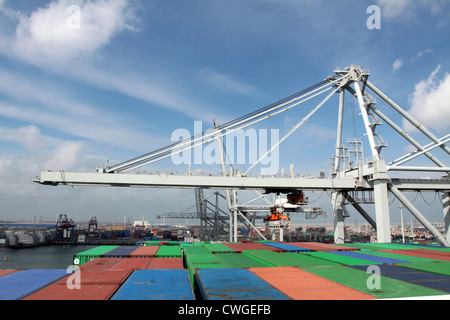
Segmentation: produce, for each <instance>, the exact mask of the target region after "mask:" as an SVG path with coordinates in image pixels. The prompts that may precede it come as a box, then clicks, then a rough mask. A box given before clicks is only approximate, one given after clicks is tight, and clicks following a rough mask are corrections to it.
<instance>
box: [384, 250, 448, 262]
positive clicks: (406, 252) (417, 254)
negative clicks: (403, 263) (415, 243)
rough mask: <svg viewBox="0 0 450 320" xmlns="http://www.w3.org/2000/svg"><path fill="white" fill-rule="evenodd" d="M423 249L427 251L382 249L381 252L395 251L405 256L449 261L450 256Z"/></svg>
mask: <svg viewBox="0 0 450 320" xmlns="http://www.w3.org/2000/svg"><path fill="white" fill-rule="evenodd" d="M424 251H426V252H427V253H423V252H417V251H416V250H383V251H382V252H389V253H396V254H402V255H405V256H412V257H420V258H427V259H432V260H436V261H439V260H440V261H450V256H444V255H439V254H433V253H429V252H431V251H429V250H424ZM406 260H407V259H406Z"/></svg>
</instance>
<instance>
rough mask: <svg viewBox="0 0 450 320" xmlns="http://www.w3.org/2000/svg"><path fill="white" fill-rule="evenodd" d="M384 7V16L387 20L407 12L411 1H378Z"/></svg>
mask: <svg viewBox="0 0 450 320" xmlns="http://www.w3.org/2000/svg"><path fill="white" fill-rule="evenodd" d="M378 3H379V4H380V6H381V7H382V14H383V16H385V17H387V18H393V17H396V16H399V15H401V14H403V13H405V11H406V10H407V8H408V6H409V5H411V1H410V0H378Z"/></svg>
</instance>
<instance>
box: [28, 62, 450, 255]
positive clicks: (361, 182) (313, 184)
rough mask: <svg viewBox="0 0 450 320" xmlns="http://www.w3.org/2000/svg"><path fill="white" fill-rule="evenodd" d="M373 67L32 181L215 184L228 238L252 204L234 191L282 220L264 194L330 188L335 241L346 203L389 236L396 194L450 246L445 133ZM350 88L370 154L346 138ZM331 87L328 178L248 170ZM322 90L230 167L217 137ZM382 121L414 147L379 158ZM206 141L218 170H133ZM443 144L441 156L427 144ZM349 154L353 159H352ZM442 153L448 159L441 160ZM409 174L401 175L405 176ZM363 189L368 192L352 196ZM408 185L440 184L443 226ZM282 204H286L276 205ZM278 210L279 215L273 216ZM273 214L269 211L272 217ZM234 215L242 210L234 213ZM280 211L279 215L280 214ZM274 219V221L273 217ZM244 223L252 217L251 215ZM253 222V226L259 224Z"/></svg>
mask: <svg viewBox="0 0 450 320" xmlns="http://www.w3.org/2000/svg"><path fill="white" fill-rule="evenodd" d="M369 76H370V73H369V72H368V71H367V70H365V69H364V68H362V67H360V66H351V67H348V68H345V69H337V70H335V71H334V74H333V75H332V76H329V77H327V78H326V79H325V80H323V81H321V82H319V83H317V84H315V85H313V86H311V87H309V88H307V89H305V90H302V91H300V92H297V93H296V94H293V95H291V96H289V97H287V98H285V99H282V100H280V101H278V102H275V103H273V104H270V105H268V106H266V107H264V108H261V109H259V110H256V111H254V112H252V113H250V114H247V115H246V116H243V117H240V118H238V119H235V120H233V121H230V122H228V123H225V124H223V125H220V126H219V125H218V124H217V123H214V128H212V129H211V130H207V131H205V132H204V133H202V134H200V135H195V136H192V137H190V138H188V139H185V140H183V141H180V142H178V143H175V144H172V145H169V146H167V147H164V148H161V149H158V150H156V151H154V152H151V153H147V154H145V155H142V156H140V157H137V158H134V159H131V160H128V161H125V162H122V163H119V164H116V165H112V166H106V167H104V168H98V169H97V172H92V173H77V172H65V171H48V172H42V173H41V176H40V177H37V178H35V179H34V180H33V181H34V182H37V183H40V184H43V185H53V186H57V185H71V186H120V187H151V188H153V187H163V188H193V189H196V188H200V189H219V190H224V191H225V199H226V202H227V208H228V211H229V214H228V224H229V236H230V241H236V240H237V226H238V223H239V219H241V220H244V221H246V220H248V219H247V218H246V215H245V214H244V213H245V212H246V210H247V211H252V210H256V209H257V208H254V207H253V208H246V206H244V205H239V204H238V201H237V191H239V190H251V191H252V192H254V193H255V194H256V195H257V197H258V198H259V199H261V200H263V201H265V202H266V204H267V207H265V208H263V209H264V210H266V211H269V212H270V217H271V218H269V219H266V220H267V221H266V223H268V225H273V226H274V228H275V225H276V224H277V223H278V225H279V226H280V227H281V226H283V225H286V224H287V221H289V220H287V219H286V218H285V217H283V216H286V215H285V214H284V211H286V208H284V209H283V210H281V208H280V207H277V208H276V209H274V208H275V207H276V206H275V205H274V204H273V203H270V202H269V201H267V199H265V198H264V197H263V196H262V194H261V193H259V191H262V192H263V194H270V193H272V194H286V195H288V197H289V198H290V199H291V200H292V199H294V198H295V197H298V196H299V195H301V194H303V192H306V191H329V192H331V193H332V195H331V197H332V205H333V215H334V237H335V239H334V240H335V243H343V242H344V239H345V238H344V220H345V212H346V209H345V206H347V205H352V206H353V207H354V208H355V209H356V211H357V212H358V213H360V214H361V215H362V216H363V217H364V219H365V220H366V221H367V222H368V223H369V224H370V225H372V227H373V228H374V229H376V235H377V241H378V242H382V243H386V242H391V233H390V210H389V194H391V195H393V196H394V197H395V198H396V199H398V200H399V201H400V203H401V204H402V205H403V206H404V207H405V208H406V209H407V210H408V211H409V212H410V213H411V214H412V215H413V216H414V217H415V218H416V219H417V220H418V221H419V222H420V223H421V224H422V225H423V226H424V227H425V228H426V229H427V230H428V231H429V232H430V233H431V234H432V235H433V236H434V237H435V238H436V239H437V240H438V241H439V242H440V243H441V244H442V245H445V246H449V241H450V228H449V226H450V175H449V173H450V167H449V159H450V157H449V156H450V147H448V146H447V144H448V142H449V141H450V134H448V135H446V136H444V137H442V138H438V137H436V136H435V135H434V134H433V133H432V132H430V131H429V130H428V129H427V128H426V127H425V126H424V125H423V124H421V123H420V122H419V121H418V120H416V119H415V118H414V117H413V116H412V115H410V114H409V113H408V112H407V111H405V109H403V108H401V107H400V106H399V105H398V104H397V103H396V102H394V101H393V100H392V99H391V98H389V97H388V96H387V95H386V94H385V93H383V92H382V91H381V90H380V89H378V88H377V87H376V86H375V85H374V84H372V83H371V82H370V81H369ZM346 93H348V94H350V96H351V97H354V98H355V99H356V101H357V103H358V106H359V111H360V115H361V119H362V123H363V127H364V130H365V137H366V139H367V142H368V146H369V150H370V154H371V156H370V158H369V160H366V161H364V160H363V159H362V157H358V156H359V155H360V151H361V150H360V147H362V144H361V143H360V142H359V141H358V140H349V141H348V146H345V145H344V143H343V124H344V111H345V110H344V101H345V94H346ZM335 94H338V95H339V103H338V105H337V106H335V107H337V111H338V118H337V135H336V147H335V150H334V152H333V153H334V154H333V156H332V168H331V175H330V177H329V178H325V177H321V178H318V179H308V178H305V177H294V176H293V175H291V176H288V177H284V176H283V177H276V176H270V177H268V176H264V177H262V176H258V177H254V176H249V174H248V172H249V171H250V170H252V169H253V168H254V167H255V166H256V165H258V164H259V163H260V162H261V161H262V160H263V158H265V157H267V156H268V155H269V154H270V153H271V152H272V151H273V150H274V149H275V148H277V147H279V145H280V144H281V143H282V142H283V141H285V140H286V139H287V138H288V137H289V136H290V135H292V133H294V132H295V131H296V130H297V129H298V128H300V127H301V126H303V125H304V124H305V123H306V122H307V120H308V119H309V118H310V117H312V116H313V115H314V114H315V113H316V112H317V111H318V110H319V109H321V108H322V107H323V106H324V105H325V104H326V102H327V101H328V100H329V99H330V98H331V97H332V96H334V95H335ZM320 95H326V97H325V98H324V99H323V100H321V101H320V102H319V103H318V104H317V105H316V106H315V107H314V108H313V109H312V110H311V111H310V112H309V113H308V114H307V115H306V116H305V117H304V118H303V119H302V120H301V121H300V122H299V123H297V124H296V125H295V126H294V127H292V129H291V130H290V131H289V132H288V133H287V134H286V135H285V136H284V137H282V138H281V139H280V140H279V141H278V143H277V144H276V145H274V146H273V147H272V148H271V149H270V150H268V151H267V153H265V154H264V155H263V156H261V157H260V158H259V159H258V160H257V161H255V162H254V163H252V164H251V166H250V167H249V168H248V169H247V170H246V171H244V172H241V171H238V170H236V169H234V168H232V167H230V168H229V169H227V165H228V164H227V162H226V156H225V152H224V148H223V142H222V138H223V137H225V136H226V135H228V134H230V133H233V132H236V131H237V130H240V129H242V128H246V127H248V126H251V125H255V124H257V123H259V122H261V121H263V120H266V119H269V118H272V117H274V116H275V115H278V114H281V113H283V112H285V111H288V110H290V109H292V108H294V107H296V106H299V105H300V104H303V103H305V102H307V101H310V100H312V99H313V98H316V97H318V96H320ZM373 95H375V96H377V97H379V98H380V99H382V100H383V101H384V102H385V104H386V105H387V106H388V107H389V108H391V109H392V110H390V112H391V113H392V111H394V113H395V114H396V115H397V116H400V118H401V119H402V120H403V121H406V122H408V123H410V124H411V125H412V126H413V127H415V129H417V131H418V134H421V135H422V137H423V138H426V139H427V140H429V141H430V143H429V144H427V145H422V144H421V143H419V142H418V141H417V140H416V139H414V138H413V137H412V136H411V135H410V134H408V133H407V132H405V131H404V130H403V129H402V128H401V127H400V126H399V125H398V124H396V123H395V122H394V121H393V120H392V119H391V118H390V117H389V116H388V115H387V114H385V113H383V112H381V110H380V109H379V108H377V107H376V101H375V98H374V96H373ZM382 121H383V123H385V124H387V125H388V126H389V127H390V128H392V129H393V130H394V131H395V132H397V133H398V134H399V137H402V138H403V139H405V140H406V141H407V142H409V143H410V144H411V145H412V146H413V147H414V148H415V151H413V152H411V153H409V154H407V155H405V156H403V157H400V158H398V159H395V160H393V161H390V162H386V160H385V159H383V158H382V156H381V152H382V150H383V149H384V148H387V147H388V144H387V142H386V141H384V140H383V138H382V137H381V135H380V134H379V133H378V130H377V129H378V127H380V125H381V124H382ZM208 143H217V150H218V151H219V154H220V165H221V173H222V175H221V176H195V175H192V174H191V173H190V172H188V173H187V174H186V175H163V174H137V173H136V172H134V173H132V171H135V170H136V169H138V168H141V167H143V166H147V165H149V164H152V163H154V162H156V161H160V160H163V159H166V158H168V157H170V156H171V155H173V154H177V153H182V152H185V151H188V150H190V149H192V148H196V147H201V146H203V145H205V144H208ZM435 149H440V150H441V152H440V153H439V157H440V158H438V156H437V155H436V154H433V153H432V152H434V151H435ZM350 156H354V157H355V158H356V160H354V161H350V160H349V158H350ZM419 156H423V157H427V158H428V159H429V160H430V161H431V162H432V166H404V164H405V163H406V162H408V161H411V160H413V159H416V158H417V157H419ZM443 159H444V160H445V162H444V161H443ZM393 172H401V173H402V176H403V177H394V176H393V174H392V173H393ZM412 172H431V173H435V174H436V175H437V174H440V176H439V177H434V178H414V177H413V176H412V175H408V174H410V173H412ZM405 176H406V177H405ZM355 192H357V193H358V194H359V195H362V194H367V195H370V196H361V197H356V196H355ZM405 192H439V193H440V194H441V199H442V205H443V217H444V226H445V234H444V235H443V234H441V233H440V232H439V231H438V230H437V229H436V228H435V227H434V226H433V225H432V224H431V223H430V222H429V221H428V219H426V217H425V216H424V215H423V214H422V213H421V212H420V211H419V210H418V209H417V208H416V207H415V206H414V205H413V203H412V202H411V201H410V200H409V199H408V198H407V197H406V196H405V194H404V193H405ZM368 198H370V199H371V201H370V202H371V203H373V207H374V211H375V219H372V218H371V216H370V215H369V214H368V212H367V211H366V209H365V208H363V207H362V206H361V205H360V204H362V203H367V202H362V201H361V200H360V199H368ZM280 211H283V212H280ZM277 214H278V217H279V218H277ZM272 216H273V219H274V220H273V219H272ZM238 217H239V218H238ZM277 219H278V220H277ZM274 221H275V222H276V223H275V222H274ZM247 222H248V223H250V224H252V223H251V222H250V221H247ZM256 230H257V229H256Z"/></svg>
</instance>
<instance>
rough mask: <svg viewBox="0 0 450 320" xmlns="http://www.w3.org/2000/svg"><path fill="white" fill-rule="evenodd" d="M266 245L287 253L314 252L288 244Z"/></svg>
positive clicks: (267, 243)
mask: <svg viewBox="0 0 450 320" xmlns="http://www.w3.org/2000/svg"><path fill="white" fill-rule="evenodd" d="M264 245H266V246H271V247H274V248H278V249H281V250H286V252H312V251H314V250H311V249H307V248H302V247H297V246H293V245H290V244H287V243H280V242H265V243H264Z"/></svg>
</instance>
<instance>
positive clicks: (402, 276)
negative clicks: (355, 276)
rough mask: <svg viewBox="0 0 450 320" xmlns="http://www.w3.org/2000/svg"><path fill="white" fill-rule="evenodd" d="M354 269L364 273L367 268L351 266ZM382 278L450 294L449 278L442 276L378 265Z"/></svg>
mask: <svg viewBox="0 0 450 320" xmlns="http://www.w3.org/2000/svg"><path fill="white" fill-rule="evenodd" d="M351 267H352V268H354V269H359V270H363V271H366V269H367V266H351ZM378 267H379V268H380V273H381V275H382V276H384V277H389V278H392V279H397V280H401V281H405V282H409V283H413V284H417V285H420V286H423V287H427V288H431V289H435V290H440V291H443V292H447V293H450V277H449V276H444V275H442V274H437V273H431V272H426V271H420V270H414V269H409V268H405V267H398V266H392V265H378Z"/></svg>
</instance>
